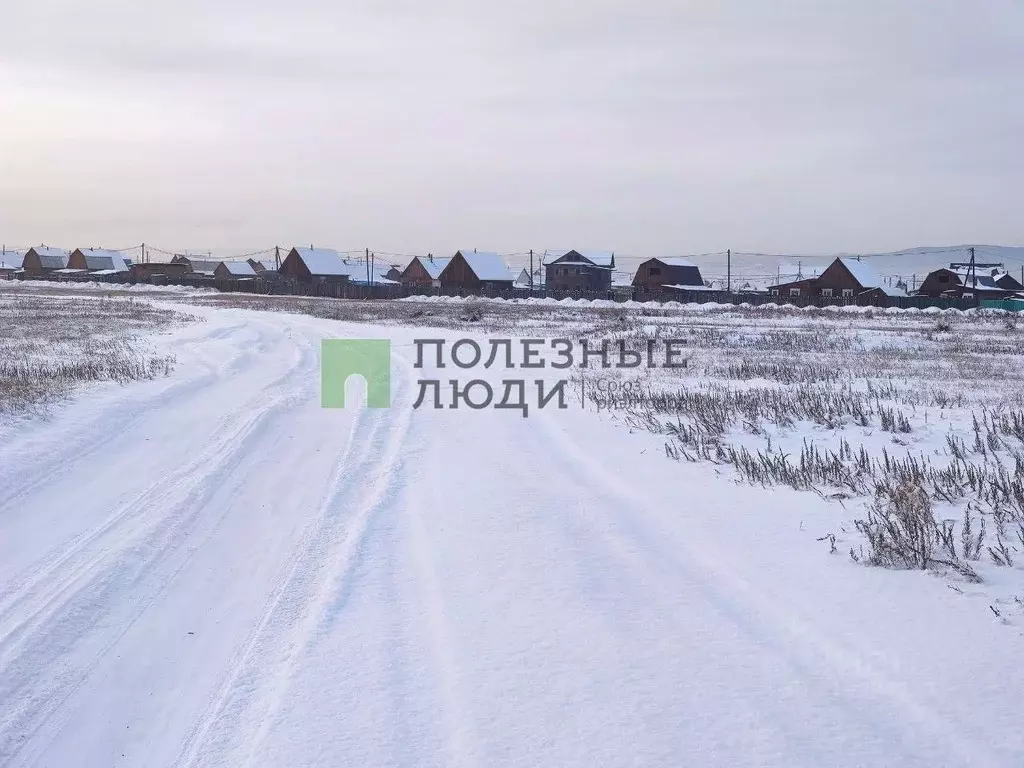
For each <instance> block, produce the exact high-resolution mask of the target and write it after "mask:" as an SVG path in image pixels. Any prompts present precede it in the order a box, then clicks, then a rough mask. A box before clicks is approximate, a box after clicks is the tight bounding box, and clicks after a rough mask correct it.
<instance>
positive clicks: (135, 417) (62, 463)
mask: <svg viewBox="0 0 1024 768" xmlns="http://www.w3.org/2000/svg"><path fill="white" fill-rule="evenodd" d="M192 354H193V356H194V357H195V359H196V362H197V363H198V364H199V366H200V367H201V369H202V370H200V371H198V372H197V374H196V375H194V376H191V377H189V378H185V379H172V380H171V381H170V383H169V384H168V386H167V387H165V388H164V389H162V390H160V391H159V392H157V393H155V394H153V395H151V396H150V397H147V398H145V399H136V400H127V401H123V402H119V403H118V404H117V406H116V407H112V408H108V409H107V410H105V411H103V413H102V425H103V429H102V431H101V432H100V434H99V435H98V436H97V437H92V436H86V437H84V438H81V439H74V440H72V441H70V442H65V443H64V444H63V448H62V450H60V451H59V452H58V453H56V454H53V453H52V452H50V451H49V450H47V452H46V453H45V454H44V455H42V456H32V455H31V447H30V448H29V451H28V456H27V457H26V454H25V448H24V446H23V445H21V443H20V442H19V441H17V440H15V442H14V443H13V444H12V445H9V446H4V450H3V451H0V466H3V465H6V464H8V463H12V464H13V463H14V462H8V461H6V460H5V456H6V455H8V454H10V455H14V454H18V455H20V456H21V457H22V459H25V458H28V461H24V460H23V461H20V462H18V465H19V474H18V476H17V478H13V477H11V478H8V480H7V482H3V483H0V485H4V486H6V485H8V484H9V485H10V486H11V490H10V491H8V492H6V493H5V494H4V495H2V496H0V517H2V516H3V514H4V513H5V512H8V511H9V510H10V509H11V508H12V507H14V506H15V505H16V504H18V503H19V502H22V501H24V500H25V499H27V498H29V497H31V495H32V493H33V492H35V491H38V490H39V489H40V488H43V487H45V486H46V485H47V484H48V483H50V482H52V481H53V474H54V472H60V473H61V474H68V473H70V472H73V471H74V469H75V467H76V466H78V465H80V464H84V463H87V462H88V461H90V460H91V459H92V458H93V457H94V456H95V455H96V454H97V453H98V452H99V451H100V450H101V449H102V448H104V447H106V446H107V445H108V444H110V443H111V442H113V441H114V440H116V439H117V438H118V437H120V436H121V435H123V434H124V433H125V432H127V431H129V430H130V429H131V428H132V427H133V426H134V425H136V424H137V423H139V421H141V420H142V419H143V418H144V417H145V416H146V415H147V414H148V413H150V412H151V411H152V410H153V409H154V408H158V407H161V406H163V405H165V404H167V403H168V402H175V401H178V402H179V403H180V399H181V397H182V396H183V395H187V396H195V395H201V394H202V393H203V392H204V391H205V389H206V388H207V387H208V386H209V385H210V384H212V383H213V382H215V381H219V380H221V379H223V373H222V367H223V361H218V360H214V358H212V357H210V356H208V355H206V354H205V353H204V352H203V351H202V349H201V348H199V349H196V350H194V351H192ZM83 396H87V395H83ZM99 422H100V419H98V418H97V419H95V420H94V421H93V422H92V423H93V424H97V423H99ZM48 445H49V444H48ZM37 453H38V452H37ZM25 464H28V465H30V467H31V468H30V469H29V470H28V471H27V473H26V471H25V470H24V469H23V467H24V465H25Z"/></svg>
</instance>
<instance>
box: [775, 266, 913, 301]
mask: <svg viewBox="0 0 1024 768" xmlns="http://www.w3.org/2000/svg"><path fill="white" fill-rule="evenodd" d="M865 291H874V292H876V293H879V294H881V295H884V296H887V297H889V298H895V297H899V296H906V295H907V294H906V292H905V291H903V290H902V289H901V288H897V287H892V286H889V285H887V284H886V282H885V280H884V279H883V278H882V277H881V275H879V274H878V273H877V272H876V271H875V269H874V268H873V267H872V266H870V265H869V264H868V263H867V262H863V261H861V260H859V259H857V258H854V257H852V256H842V257H840V258H838V259H836V260H835V261H833V262H832V263H831V264H829V265H828V267H826V269H825V271H824V272H822V273H821V274H820V275H818V276H817V277H808V278H804V279H802V280H794V281H792V282H789V283H780V284H778V285H772V286H770V287H769V288H768V292H769V293H771V294H772V295H776V296H779V297H783V298H801V297H804V298H807V297H809V298H819V297H820V298H823V299H853V298H856V297H857V296H860V295H861V294H863V293H864V292H865Z"/></svg>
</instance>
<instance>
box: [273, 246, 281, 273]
mask: <svg viewBox="0 0 1024 768" xmlns="http://www.w3.org/2000/svg"><path fill="white" fill-rule="evenodd" d="M274 264H276V265H277V271H278V272H280V271H281V246H279V245H275V246H274Z"/></svg>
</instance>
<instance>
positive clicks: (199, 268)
mask: <svg viewBox="0 0 1024 768" xmlns="http://www.w3.org/2000/svg"><path fill="white" fill-rule="evenodd" d="M174 260H177V262H178V263H179V264H180V263H187V264H188V265H189V267H191V269H192V271H193V272H198V273H201V274H205V273H209V274H213V271H214V270H215V269H217V265H218V264H220V262H219V261H217V259H211V258H207V257H202V256H189V255H187V254H186V255H184V256H175V257H174V259H172V261H174Z"/></svg>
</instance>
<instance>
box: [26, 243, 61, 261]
mask: <svg viewBox="0 0 1024 768" xmlns="http://www.w3.org/2000/svg"><path fill="white" fill-rule="evenodd" d="M29 250H32V251H35V252H36V253H37V254H39V256H62V257H64V258H67V257H68V251H65V250H64V249H63V248H51V247H49V246H47V245H37V246H35V247H34V248H30V249H29Z"/></svg>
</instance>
